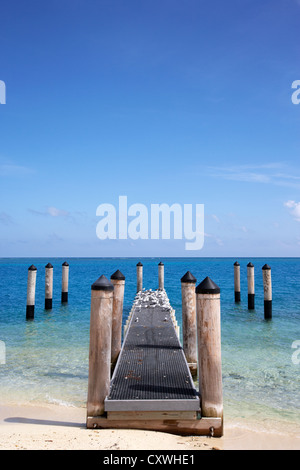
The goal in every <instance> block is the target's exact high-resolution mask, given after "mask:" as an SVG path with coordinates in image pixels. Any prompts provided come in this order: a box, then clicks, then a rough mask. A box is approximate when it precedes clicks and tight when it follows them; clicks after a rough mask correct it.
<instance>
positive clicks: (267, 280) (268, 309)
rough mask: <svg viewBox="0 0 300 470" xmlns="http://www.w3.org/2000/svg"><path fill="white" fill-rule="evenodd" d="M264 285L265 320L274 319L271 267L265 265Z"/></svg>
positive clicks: (263, 270)
mask: <svg viewBox="0 0 300 470" xmlns="http://www.w3.org/2000/svg"><path fill="white" fill-rule="evenodd" d="M262 274H263V284H264V317H265V320H271V318H272V278H271V267H270V266H269V265H268V264H265V265H264V266H263V267H262Z"/></svg>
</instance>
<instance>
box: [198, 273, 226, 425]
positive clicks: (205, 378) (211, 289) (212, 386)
mask: <svg viewBox="0 0 300 470" xmlns="http://www.w3.org/2000/svg"><path fill="white" fill-rule="evenodd" d="M196 296H197V332H198V376H199V392H200V397H201V415H202V416H203V417H214V418H223V391H222V359H221V318H220V317H221V312H220V288H219V287H218V286H217V285H216V284H215V283H214V282H213V281H212V280H211V279H210V278H209V277H206V278H205V279H204V280H203V281H202V282H201V283H200V284H199V285H198V286H197V288H196Z"/></svg>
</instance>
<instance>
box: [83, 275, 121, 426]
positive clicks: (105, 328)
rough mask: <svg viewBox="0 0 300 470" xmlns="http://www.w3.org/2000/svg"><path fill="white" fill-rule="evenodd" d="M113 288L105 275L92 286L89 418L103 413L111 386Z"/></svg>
mask: <svg viewBox="0 0 300 470" xmlns="http://www.w3.org/2000/svg"><path fill="white" fill-rule="evenodd" d="M113 296H114V286H113V284H112V283H111V282H110V281H109V280H108V279H107V278H106V277H105V276H104V275H102V276H101V277H99V279H98V280H97V281H96V282H94V284H93V285H92V286H91V319H90V347H89V378H88V397H87V418H88V417H95V416H101V415H103V414H104V400H105V398H106V397H107V395H108V393H109V387H110V370H111V369H110V364H111V330H112V306H113Z"/></svg>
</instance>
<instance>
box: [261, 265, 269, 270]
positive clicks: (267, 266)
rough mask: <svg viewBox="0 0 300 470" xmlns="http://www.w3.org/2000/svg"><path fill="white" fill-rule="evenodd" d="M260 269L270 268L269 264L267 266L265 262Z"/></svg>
mask: <svg viewBox="0 0 300 470" xmlns="http://www.w3.org/2000/svg"><path fill="white" fill-rule="evenodd" d="M261 269H263V270H267V269H271V266H269V265H268V264H265V265H264V266H263V267H262V268H261Z"/></svg>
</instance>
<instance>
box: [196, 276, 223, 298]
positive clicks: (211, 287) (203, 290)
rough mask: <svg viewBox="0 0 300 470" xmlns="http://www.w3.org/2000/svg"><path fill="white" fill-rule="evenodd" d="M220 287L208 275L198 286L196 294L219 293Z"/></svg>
mask: <svg viewBox="0 0 300 470" xmlns="http://www.w3.org/2000/svg"><path fill="white" fill-rule="evenodd" d="M219 293H220V287H219V286H217V284H216V283H215V282H214V281H212V280H211V279H210V278H209V277H208V276H207V277H206V278H205V279H204V280H203V281H202V282H201V283H200V284H199V285H198V286H197V287H196V294H219Z"/></svg>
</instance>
